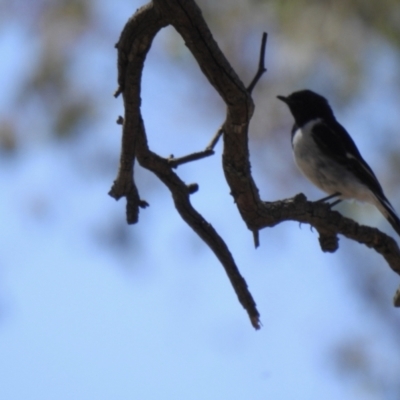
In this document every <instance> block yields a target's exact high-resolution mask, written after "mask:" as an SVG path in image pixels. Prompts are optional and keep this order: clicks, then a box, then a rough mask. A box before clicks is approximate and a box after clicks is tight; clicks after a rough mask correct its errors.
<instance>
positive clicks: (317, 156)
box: [277, 90, 400, 235]
mask: <svg viewBox="0 0 400 400" xmlns="http://www.w3.org/2000/svg"><path fill="white" fill-rule="evenodd" d="M277 98H278V99H279V100H281V101H283V102H284V103H285V104H286V105H287V106H288V107H289V110H290V112H291V114H292V115H293V117H294V121H295V123H294V125H293V128H292V132H291V133H292V136H291V138H292V139H291V140H292V150H293V155H294V159H295V162H296V164H297V166H298V168H299V169H300V171H301V172H302V173H303V174H304V175H305V176H306V177H307V178H308V179H309V180H310V181H311V182H312V183H313V184H314V185H316V186H317V187H318V188H320V189H321V190H322V191H324V192H325V193H327V194H328V196H327V197H325V198H323V199H321V200H320V201H326V200H328V199H332V198H335V197H336V198H337V199H338V200H337V201H335V202H333V203H331V206H333V205H335V204H337V203H338V202H340V201H342V200H346V199H355V200H358V201H360V202H366V203H369V204H372V205H374V206H375V207H376V208H377V209H378V210H379V211H380V212H381V213H382V215H383V216H384V217H385V218H386V219H387V220H388V222H389V223H390V225H391V226H392V227H393V229H394V230H395V231H396V232H397V234H398V235H400V219H399V217H398V215H397V213H396V211H395V210H394V208H393V206H392V205H391V204H390V202H389V200H388V199H387V197H386V196H385V194H384V192H383V189H382V186H381V185H380V183H379V181H378V179H377V178H376V176H375V174H374V172H373V171H372V169H371V167H370V166H369V165H368V164H367V163H366V161H365V160H364V159H363V157H362V156H361V154H360V152H359V150H358V148H357V146H356V144H355V143H354V141H353V139H352V138H351V136H350V135H349V133H348V132H347V131H346V129H345V128H344V127H343V126H342V125H341V124H340V123H339V122H338V121H337V120H336V118H335V115H334V114H333V111H332V108H331V106H330V105H329V103H328V100H327V99H326V98H325V97H323V96H321V95H319V94H317V93H315V92H313V91H312V90H300V91H297V92H293V93H292V94H290V95H289V96H286V97H285V96H277Z"/></svg>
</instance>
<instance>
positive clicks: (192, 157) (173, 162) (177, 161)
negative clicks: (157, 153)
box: [168, 149, 214, 168]
mask: <svg viewBox="0 0 400 400" xmlns="http://www.w3.org/2000/svg"><path fill="white" fill-rule="evenodd" d="M213 154H214V150H209V149H206V150H203V151H198V152H196V153H192V154H188V155H187V156H183V157H179V158H175V157H173V156H171V157H170V158H168V164H169V165H170V166H171V167H172V168H177V167H178V165H182V164H185V163H188V162H191V161H196V160H201V159H202V158H206V157H209V156H212V155H213Z"/></svg>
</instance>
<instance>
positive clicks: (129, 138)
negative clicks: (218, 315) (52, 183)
mask: <svg viewBox="0 0 400 400" xmlns="http://www.w3.org/2000/svg"><path fill="white" fill-rule="evenodd" d="M167 25H172V26H174V28H175V29H176V30H177V31H178V33H179V34H180V35H181V36H182V38H183V39H184V41H185V44H186V46H187V47H188V48H189V50H190V52H191V53H192V54H193V56H194V57H195V59H196V60H197V62H198V64H199V66H200V68H201V70H202V71H203V73H204V75H205V76H206V77H207V79H208V81H209V82H210V84H211V85H212V86H213V87H214V88H215V90H216V91H217V92H218V93H219V94H220V96H221V97H222V99H223V100H224V102H225V103H226V106H227V113H226V119H225V122H224V123H223V125H222V127H221V128H220V129H219V130H218V132H217V134H216V135H215V137H214V138H213V139H212V141H211V143H210V145H208V146H207V148H206V149H205V150H203V151H200V152H197V153H194V154H192V155H188V156H185V157H181V158H178V159H175V158H173V157H170V158H169V159H166V158H163V157H160V156H159V155H157V154H155V153H154V152H152V151H151V150H150V149H149V147H148V144H147V136H146V131H145V127H144V123H143V120H142V116H141V111H140V103H141V99H140V93H141V75H142V71H143V67H144V61H145V58H146V55H147V52H148V51H149V49H150V46H151V44H152V41H153V39H154V37H155V35H156V34H157V33H158V31H159V30H160V29H162V28H163V27H165V26H167ZM265 42H266V36H265V37H263V43H264V45H262V46H261V52H260V62H259V70H258V71H257V74H256V76H255V78H254V79H253V82H252V84H251V85H250V86H249V88H247V89H246V87H245V86H244V84H243V83H242V82H241V80H240V79H239V77H238V76H237V74H236V73H235V71H234V70H233V68H232V67H231V66H230V64H229V62H228V61H227V59H226V58H225V56H224V55H223V53H222V52H221V50H220V49H219V47H218V45H217V43H216V42H215V40H214V39H213V37H212V34H211V32H210V30H209V29H208V26H207V24H206V23H205V21H204V19H203V17H202V14H201V11H200V9H199V8H198V7H197V5H196V3H195V2H194V1H193V0H153V1H152V2H150V3H148V4H147V5H145V6H144V7H142V8H141V9H139V10H138V11H137V12H136V13H135V15H134V16H133V17H132V18H130V19H129V20H128V22H127V24H126V25H125V27H124V29H123V31H122V33H121V37H120V39H119V41H118V43H117V45H116V47H117V49H118V84H119V87H118V89H117V91H116V94H115V95H116V96H118V95H119V94H121V93H122V95H123V100H124V107H125V116H124V118H123V119H119V122H120V123H122V124H123V131H122V150H121V158H120V167H119V172H118V176H117V178H116V180H115V182H114V184H113V187H112V188H111V190H110V195H111V196H112V197H114V198H115V199H117V200H118V199H119V198H121V197H126V199H127V221H128V223H136V222H137V221H138V215H139V209H140V208H144V207H146V206H147V203H146V202H145V201H143V200H141V199H140V196H139V192H138V189H137V187H136V185H135V182H134V175H133V168H134V160H135V159H137V160H138V162H139V163H140V164H141V165H142V166H143V167H144V168H146V169H148V170H150V171H152V172H153V173H154V174H155V175H156V176H157V177H158V178H159V179H160V180H161V181H162V182H163V183H164V184H165V185H166V186H167V187H168V189H169V190H170V192H171V195H172V198H173V200H174V203H175V207H176V209H177V211H178V212H179V214H180V215H181V217H182V219H183V220H184V221H185V222H186V223H187V224H188V225H189V226H190V227H191V228H192V229H193V230H194V231H195V232H196V233H197V234H198V235H199V236H200V237H201V238H202V239H203V241H204V242H205V243H206V244H207V245H208V246H209V247H210V249H211V250H212V251H213V252H214V254H215V255H216V257H217V258H218V259H219V261H220V262H221V264H222V265H223V267H224V268H225V271H226V273H227V275H228V277H229V279H230V281H231V284H232V286H233V288H234V290H235V292H236V294H237V296H238V299H239V301H240V303H241V304H242V306H243V307H244V308H245V309H246V311H247V313H248V315H249V317H250V320H251V323H252V325H253V326H254V327H255V328H256V329H258V328H259V327H260V321H259V313H258V310H257V308H256V304H255V302H254V300H253V298H252V296H251V293H250V291H249V290H248V288H247V284H246V282H245V280H244V278H243V277H242V276H241V274H240V272H239V269H238V268H237V266H236V264H235V261H234V259H233V257H232V255H231V253H230V251H229V249H228V247H227V246H226V244H225V242H224V241H223V239H222V238H221V237H220V236H219V235H218V233H217V232H216V231H215V229H214V228H213V227H212V226H211V224H210V223H208V222H207V221H206V220H205V219H204V218H203V217H202V216H201V215H200V214H199V213H198V212H197V211H196V210H195V209H194V208H193V206H192V205H191V203H190V194H192V193H193V192H194V191H196V189H197V186H196V185H186V184H185V183H184V182H183V181H182V180H181V179H180V178H179V176H178V175H177V174H176V173H175V172H174V171H173V169H174V168H176V167H177V166H178V165H180V164H183V163H185V162H191V161H195V160H198V159H200V158H203V157H206V156H210V155H212V154H213V148H214V146H215V144H216V142H217V141H218V139H219V137H220V136H221V135H223V146H224V147H223V170H224V174H225V177H226V180H227V182H228V185H229V187H230V189H231V194H232V196H233V198H234V200H235V203H236V205H237V207H238V211H239V213H240V215H241V217H242V219H243V221H244V222H245V223H246V225H247V227H248V229H250V230H251V231H252V232H253V235H254V238H255V243H256V244H257V243H258V231H259V230H261V229H263V228H265V227H273V226H275V225H277V224H279V223H281V222H283V221H289V220H291V221H298V222H302V223H308V224H310V225H311V226H313V227H314V228H315V229H316V230H317V231H318V233H319V242H320V246H321V249H322V250H323V251H327V252H333V251H336V250H337V248H338V243H339V239H338V234H341V235H343V236H345V237H347V238H349V239H352V240H356V241H358V242H359V243H362V244H365V245H366V246H368V247H370V248H373V249H374V250H375V251H377V252H378V253H379V254H381V255H382V256H383V257H384V258H385V260H386V261H387V263H388V264H389V266H390V267H391V268H392V269H393V271H394V272H396V273H397V274H400V250H399V248H398V246H397V243H396V242H395V241H394V240H393V239H392V238H390V237H389V236H387V235H385V234H384V233H382V232H380V231H379V230H377V229H374V228H369V227H366V226H360V225H358V224H357V223H356V222H354V221H352V220H350V219H348V218H345V217H343V216H342V215H340V214H339V213H338V212H336V211H332V210H331V209H330V207H329V205H328V204H325V203H312V202H309V201H307V199H306V198H305V196H304V195H302V194H300V195H297V196H295V197H294V198H292V199H286V200H282V201H277V202H263V201H261V199H260V197H259V192H258V188H257V186H256V184H255V182H254V180H253V178H252V175H251V165H250V161H249V150H248V127H249V122H250V119H251V117H252V115H253V111H254V104H253V100H252V98H251V90H252V89H253V88H254V86H255V84H256V83H257V81H258V79H259V78H260V76H261V74H262V73H263V72H264V71H265V67H264V53H265ZM399 296H400V295H399ZM399 304H400V300H399V299H398V298H397V300H396V299H395V305H399Z"/></svg>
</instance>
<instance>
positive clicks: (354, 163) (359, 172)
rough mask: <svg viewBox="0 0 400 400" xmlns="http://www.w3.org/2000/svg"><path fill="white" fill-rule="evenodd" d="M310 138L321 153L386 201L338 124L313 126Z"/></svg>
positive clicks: (362, 160)
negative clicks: (343, 167)
mask: <svg viewBox="0 0 400 400" xmlns="http://www.w3.org/2000/svg"><path fill="white" fill-rule="evenodd" d="M312 136H313V139H314V141H315V142H316V144H317V145H318V147H319V148H320V149H321V151H322V152H323V153H324V154H325V155H326V156H327V157H329V158H331V159H332V160H334V161H336V162H337V163H338V164H340V165H343V166H346V168H347V169H348V170H349V171H351V172H352V173H353V174H354V175H355V176H356V177H357V178H358V179H359V180H360V181H361V182H363V183H365V185H366V186H368V188H369V189H370V190H371V191H372V192H373V193H375V194H377V195H378V196H380V197H382V198H383V199H386V197H385V195H384V194H383V190H382V187H381V185H380V183H379V182H378V179H377V178H376V176H375V174H374V173H373V171H372V169H371V167H370V166H369V165H368V164H367V163H366V162H365V160H364V159H363V158H362V156H361V154H360V152H359V151H358V149H357V147H356V145H355V143H354V142H353V139H352V138H351V137H350V135H349V134H348V133H347V131H346V129H344V128H343V126H342V125H340V124H339V123H338V122H335V123H334V124H333V125H332V127H330V126H329V125H328V124H326V123H324V122H322V121H321V122H319V123H317V124H316V125H314V127H313V130H312Z"/></svg>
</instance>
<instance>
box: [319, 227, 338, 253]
mask: <svg viewBox="0 0 400 400" xmlns="http://www.w3.org/2000/svg"><path fill="white" fill-rule="evenodd" d="M318 240H319V245H320V246H321V250H322V251H323V252H324V253H334V252H335V251H336V250H337V249H338V248H339V238H338V236H337V235H336V234H335V233H334V232H326V231H319V238H318Z"/></svg>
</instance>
